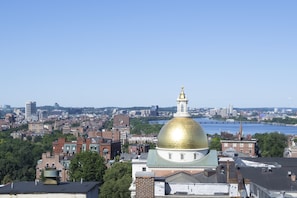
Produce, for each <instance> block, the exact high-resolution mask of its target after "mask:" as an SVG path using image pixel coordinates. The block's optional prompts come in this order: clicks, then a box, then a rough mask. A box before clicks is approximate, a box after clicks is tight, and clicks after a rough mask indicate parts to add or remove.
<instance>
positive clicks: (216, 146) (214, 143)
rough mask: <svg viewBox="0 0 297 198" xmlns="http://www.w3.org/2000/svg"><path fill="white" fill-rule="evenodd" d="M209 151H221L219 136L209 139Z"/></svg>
mask: <svg viewBox="0 0 297 198" xmlns="http://www.w3.org/2000/svg"><path fill="white" fill-rule="evenodd" d="M209 149H214V150H217V151H220V150H222V145H221V138H220V137H219V136H215V137H212V138H211V141H210V144H209Z"/></svg>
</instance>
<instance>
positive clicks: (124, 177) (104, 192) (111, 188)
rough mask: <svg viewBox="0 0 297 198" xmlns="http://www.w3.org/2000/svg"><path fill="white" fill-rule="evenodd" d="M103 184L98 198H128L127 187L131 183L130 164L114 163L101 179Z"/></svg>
mask: <svg viewBox="0 0 297 198" xmlns="http://www.w3.org/2000/svg"><path fill="white" fill-rule="evenodd" d="M103 180H104V184H103V185H102V186H101V188H100V197H103V198H113V197H114V198H118V197H120V198H126V197H127V198H128V197H130V191H129V187H130V184H131V182H132V164H131V163H128V162H125V163H120V162H118V163H115V164H113V165H112V167H111V168H109V169H107V170H106V172H105V175H104V177H103Z"/></svg>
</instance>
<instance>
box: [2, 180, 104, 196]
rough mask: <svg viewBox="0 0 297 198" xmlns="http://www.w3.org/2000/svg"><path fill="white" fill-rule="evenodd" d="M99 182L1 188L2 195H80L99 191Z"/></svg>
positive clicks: (9, 185)
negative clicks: (95, 190)
mask: <svg viewBox="0 0 297 198" xmlns="http://www.w3.org/2000/svg"><path fill="white" fill-rule="evenodd" d="M98 186H99V183H98V182H82V183H81V182H65V183H60V184H58V185H49V184H43V183H41V182H38V183H35V182H33V181H32V182H27V181H24V182H14V183H11V184H7V185H5V186H3V187H0V194H30V193H80V194H86V193H87V192H89V191H91V190H93V189H94V188H97V189H98Z"/></svg>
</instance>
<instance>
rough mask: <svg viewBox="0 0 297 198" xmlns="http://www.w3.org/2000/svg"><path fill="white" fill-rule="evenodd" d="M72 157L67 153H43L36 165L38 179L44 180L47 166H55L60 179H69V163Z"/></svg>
mask: <svg viewBox="0 0 297 198" xmlns="http://www.w3.org/2000/svg"><path fill="white" fill-rule="evenodd" d="M70 159H71V157H69V156H66V155H58V154H54V155H51V153H50V152H46V153H43V154H42V158H41V159H40V160H38V161H37V165H36V180H42V174H43V173H44V170H46V168H55V169H56V170H58V171H59V178H60V181H62V182H66V181H69V174H68V170H69V164H70Z"/></svg>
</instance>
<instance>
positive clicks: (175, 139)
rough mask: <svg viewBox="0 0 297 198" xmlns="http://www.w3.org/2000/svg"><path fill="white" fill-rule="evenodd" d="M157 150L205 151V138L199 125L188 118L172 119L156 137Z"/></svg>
mask: <svg viewBox="0 0 297 198" xmlns="http://www.w3.org/2000/svg"><path fill="white" fill-rule="evenodd" d="M157 146H158V147H159V148H168V149H203V148H204V149H205V148H208V141H207V136H206V134H205V133H204V131H203V129H202V127H201V126H200V124H198V123H197V122H196V121H195V120H193V119H192V118H190V117H174V118H173V119H171V120H170V121H169V122H167V123H166V124H165V125H164V126H163V127H162V128H161V130H160V132H159V135H158V143H157Z"/></svg>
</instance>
